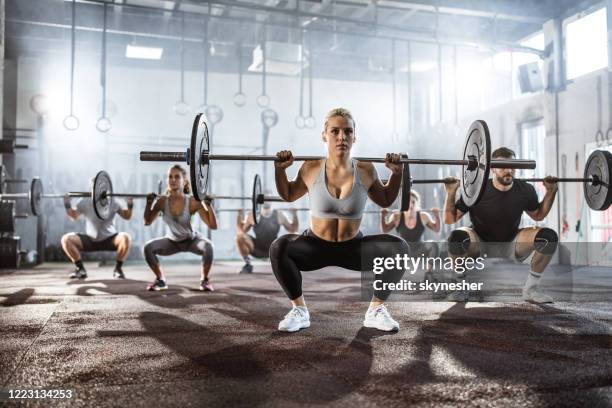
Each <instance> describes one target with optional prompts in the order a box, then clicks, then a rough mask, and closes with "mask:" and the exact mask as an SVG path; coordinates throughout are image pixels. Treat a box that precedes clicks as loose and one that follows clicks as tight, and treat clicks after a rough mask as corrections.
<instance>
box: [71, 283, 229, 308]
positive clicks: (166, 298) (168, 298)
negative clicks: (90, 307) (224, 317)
mask: <svg viewBox="0 0 612 408" xmlns="http://www.w3.org/2000/svg"><path fill="white" fill-rule="evenodd" d="M149 283H150V282H147V281H141V280H135V279H121V280H118V279H98V280H87V281H76V280H74V281H69V282H68V284H69V285H72V286H77V290H76V295H78V296H95V294H94V293H91V291H94V290H95V291H99V292H103V293H104V294H108V295H132V296H136V297H137V298H138V299H140V300H142V301H144V302H147V303H149V304H152V305H155V306H159V307H165V308H169V309H183V308H187V307H189V306H191V305H194V304H202V303H205V302H208V301H209V298H211V297H214V296H216V295H218V293H217V292H203V291H199V290H194V288H192V287H187V286H181V285H172V286H170V287H169V289H168V290H165V291H161V292H154V291H153V292H152V291H147V290H146V287H147V285H148V284H149ZM100 284H102V285H104V286H100ZM196 293H199V294H200V295H199V296H198V295H196Z"/></svg>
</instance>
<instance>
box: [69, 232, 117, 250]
mask: <svg viewBox="0 0 612 408" xmlns="http://www.w3.org/2000/svg"><path fill="white" fill-rule="evenodd" d="M77 235H78V236H79V238H80V239H81V244H83V252H96V251H116V250H117V246H116V245H115V244H114V243H113V241H114V240H115V237H116V236H117V234H115V235H111V236H110V237H108V238H104V239H103V240H101V241H94V240H93V239H92V238H91V237H90V236H89V235H85V234H77Z"/></svg>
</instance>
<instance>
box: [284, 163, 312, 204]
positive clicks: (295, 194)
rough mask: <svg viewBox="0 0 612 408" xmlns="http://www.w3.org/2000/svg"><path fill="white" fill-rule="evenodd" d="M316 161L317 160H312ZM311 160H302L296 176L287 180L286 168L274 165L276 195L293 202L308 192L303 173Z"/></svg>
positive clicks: (306, 170) (309, 165)
mask: <svg viewBox="0 0 612 408" xmlns="http://www.w3.org/2000/svg"><path fill="white" fill-rule="evenodd" d="M314 163H317V162H314ZM312 165H313V162H304V163H302V166H301V167H300V170H299V171H298V174H297V177H296V178H295V180H293V181H289V178H288V177H287V171H286V168H282V167H278V166H275V168H274V178H275V181H276V190H277V191H278V195H279V196H280V197H281V198H282V199H283V200H285V201H289V202H293V201H295V200H297V199H298V198H300V197H302V196H303V195H304V194H306V193H307V192H308V187H307V186H306V182H305V181H304V180H305V177H304V176H305V175H306V173H307V172H308V169H310V168H312Z"/></svg>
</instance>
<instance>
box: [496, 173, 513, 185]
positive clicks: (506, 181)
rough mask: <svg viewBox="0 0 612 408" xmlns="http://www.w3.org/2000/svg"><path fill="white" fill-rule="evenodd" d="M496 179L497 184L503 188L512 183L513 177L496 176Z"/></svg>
mask: <svg viewBox="0 0 612 408" xmlns="http://www.w3.org/2000/svg"><path fill="white" fill-rule="evenodd" d="M496 178H497V182H498V183H499V184H501V185H504V186H509V185H511V184H512V182H513V181H514V177H513V176H512V175H504V176H497V177H496Z"/></svg>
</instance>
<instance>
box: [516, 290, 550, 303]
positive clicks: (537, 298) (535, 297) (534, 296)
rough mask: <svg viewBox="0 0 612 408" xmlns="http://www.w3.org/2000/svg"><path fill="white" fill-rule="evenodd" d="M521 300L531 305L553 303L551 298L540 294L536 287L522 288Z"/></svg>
mask: <svg viewBox="0 0 612 408" xmlns="http://www.w3.org/2000/svg"><path fill="white" fill-rule="evenodd" d="M523 300H524V301H526V302H531V303H553V298H551V297H550V296H548V295H547V294H545V293H542V292H540V290H539V289H538V288H537V287H531V288H523Z"/></svg>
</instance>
